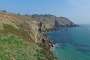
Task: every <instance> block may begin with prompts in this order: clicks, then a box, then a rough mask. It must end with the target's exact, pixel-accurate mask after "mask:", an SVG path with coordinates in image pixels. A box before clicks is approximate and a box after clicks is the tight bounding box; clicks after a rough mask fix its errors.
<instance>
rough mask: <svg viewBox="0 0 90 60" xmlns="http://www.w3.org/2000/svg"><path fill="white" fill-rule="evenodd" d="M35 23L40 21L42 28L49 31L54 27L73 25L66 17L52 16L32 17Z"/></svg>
mask: <svg viewBox="0 0 90 60" xmlns="http://www.w3.org/2000/svg"><path fill="white" fill-rule="evenodd" d="M32 17H33V18H34V19H35V20H36V21H41V22H42V23H43V24H44V28H47V29H51V28H54V27H71V26H75V24H74V23H73V22H72V21H70V20H69V19H68V18H66V17H56V16H53V15H32Z"/></svg>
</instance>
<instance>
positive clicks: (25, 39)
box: [0, 14, 53, 60]
mask: <svg viewBox="0 0 90 60" xmlns="http://www.w3.org/2000/svg"><path fill="white" fill-rule="evenodd" d="M20 18H21V17H20ZM25 21H26V20H25V19H23V20H22V19H19V18H18V17H17V16H13V15H8V14H0V60H53V56H52V54H49V53H48V51H47V50H45V49H44V47H42V46H40V45H38V44H36V43H35V42H33V41H34V40H35V39H34V35H35V34H33V33H37V32H38V31H37V30H35V31H34V30H28V28H30V26H27V25H28V24H25ZM30 25H32V24H30ZM34 27H36V25H35V26H33V28H34ZM31 31H32V32H33V33H32V32H31ZM28 32H30V34H29V33H28ZM31 36H32V38H33V39H34V40H32V38H31V39H30V37H31ZM29 39H30V40H29ZM46 48H47V47H46Z"/></svg>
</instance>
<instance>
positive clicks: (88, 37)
mask: <svg viewBox="0 0 90 60" xmlns="http://www.w3.org/2000/svg"><path fill="white" fill-rule="evenodd" d="M48 36H49V38H50V39H52V40H55V43H56V44H55V50H54V51H55V54H56V56H57V57H58V60H90V26H80V27H72V28H64V29H62V30H59V31H56V32H49V33H48Z"/></svg>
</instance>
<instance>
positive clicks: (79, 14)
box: [0, 0, 90, 24]
mask: <svg viewBox="0 0 90 60" xmlns="http://www.w3.org/2000/svg"><path fill="white" fill-rule="evenodd" d="M0 9H1V10H8V11H10V12H17V13H18V12H20V13H27V14H36V13H37V14H53V15H56V16H65V17H68V18H69V19H71V20H72V21H73V22H75V23H78V24H90V0H0Z"/></svg>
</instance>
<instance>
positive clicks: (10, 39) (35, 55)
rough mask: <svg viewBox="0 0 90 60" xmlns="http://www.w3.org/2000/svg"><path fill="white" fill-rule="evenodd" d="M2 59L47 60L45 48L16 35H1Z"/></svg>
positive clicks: (0, 56) (0, 59) (0, 51)
mask: <svg viewBox="0 0 90 60" xmlns="http://www.w3.org/2000/svg"><path fill="white" fill-rule="evenodd" d="M0 60H45V55H44V52H43V49H41V47H39V46H38V45H37V44H35V43H30V42H28V41H25V40H23V39H21V38H19V37H17V36H15V35H12V34H9V35H0Z"/></svg>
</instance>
